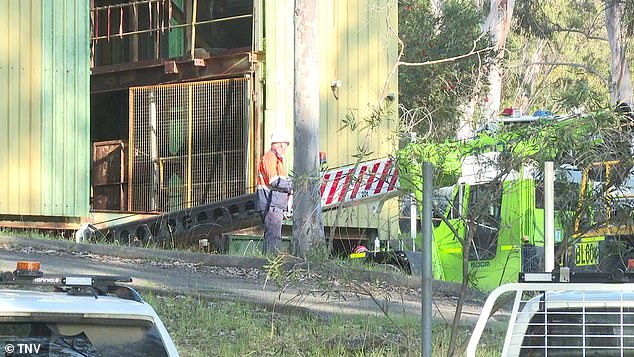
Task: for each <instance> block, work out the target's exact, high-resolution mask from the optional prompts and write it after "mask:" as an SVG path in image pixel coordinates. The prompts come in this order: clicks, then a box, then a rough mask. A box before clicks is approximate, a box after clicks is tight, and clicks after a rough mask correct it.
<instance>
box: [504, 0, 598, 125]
mask: <svg viewBox="0 0 634 357" xmlns="http://www.w3.org/2000/svg"><path fill="white" fill-rule="evenodd" d="M515 4H516V7H515V12H514V19H515V24H516V26H515V28H514V30H513V31H512V32H511V34H510V36H509V38H508V40H507V46H506V58H507V64H506V66H505V73H504V77H505V80H503V83H504V88H503V90H502V94H503V104H502V107H516V108H517V107H519V106H520V104H521V103H522V102H523V101H528V103H527V104H528V108H526V110H525V111H526V112H527V113H532V112H534V111H536V110H540V109H546V110H548V111H550V112H553V113H557V114H567V113H570V112H573V111H575V110H581V111H582V112H586V113H589V112H596V111H600V110H603V109H605V108H608V107H609V106H610V103H609V88H608V81H609V78H610V72H609V71H610V68H609V62H610V61H609V59H610V50H609V45H608V42H607V41H606V36H607V32H606V29H605V13H604V4H603V2H602V1H601V0H584V1H576V0H562V1H555V2H550V1H543V0H541V1H521V2H516V3H515Z"/></svg>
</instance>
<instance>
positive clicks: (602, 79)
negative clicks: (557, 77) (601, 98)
mask: <svg viewBox="0 0 634 357" xmlns="http://www.w3.org/2000/svg"><path fill="white" fill-rule="evenodd" d="M542 65H544V66H568V67H576V68H582V69H585V70H586V71H588V72H589V73H592V74H594V75H595V76H597V77H598V78H599V79H600V80H601V81H602V82H603V83H604V84H605V85H606V86H607V85H608V84H609V83H608V80H607V79H605V77H603V75H602V74H601V73H599V72H598V71H597V70H596V69H594V68H592V67H590V66H588V65H587V64H583V63H573V62H531V63H523V64H518V65H515V66H513V67H512V68H517V67H528V66H542Z"/></svg>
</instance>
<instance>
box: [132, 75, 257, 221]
mask: <svg viewBox="0 0 634 357" xmlns="http://www.w3.org/2000/svg"><path fill="white" fill-rule="evenodd" d="M247 89H248V79H247V78H235V79H223V80H215V81H206V82H195V83H183V84H177V85H161V86H149V87H138V88H131V89H130V107H131V116H130V117H131V119H130V147H131V148H132V149H131V150H130V155H131V156H130V181H129V209H130V210H131V211H141V212H149V211H160V212H168V211H173V210H177V209H183V208H187V207H192V206H196V205H200V204H204V203H209V202H213V201H218V200H222V199H227V198H232V197H237V196H239V195H242V194H245V193H246V192H247V183H246V168H247V143H246V140H247V137H248V129H247V124H248V119H249V115H248V108H249V106H248V102H247V100H248V96H247V94H248V90H247Z"/></svg>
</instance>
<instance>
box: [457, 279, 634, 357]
mask: <svg viewBox="0 0 634 357" xmlns="http://www.w3.org/2000/svg"><path fill="white" fill-rule="evenodd" d="M509 293H514V296H513V295H509ZM503 296H505V297H504V298H502V297H503ZM509 296H510V297H512V298H513V299H512V301H513V305H512V310H511V312H510V316H509V313H508V309H507V310H506V312H500V311H494V310H497V306H498V305H500V304H501V305H507V303H510V300H507V297H509ZM505 302H506V303H505ZM493 316H496V317H499V316H505V317H508V327H507V331H506V336H505V338H504V345H503V346H502V350H501V351H500V352H501V354H500V355H501V356H505V357H507V356H509V357H515V356H550V357H556V356H634V274H632V273H624V272H620V271H619V272H613V273H603V272H600V273H595V272H592V273H590V272H574V273H570V271H569V269H568V268H561V269H560V270H559V271H554V272H552V273H520V282H519V283H513V284H506V285H502V286H500V287H498V288H497V289H495V290H494V291H493V292H492V293H491V294H490V295H489V297H488V298H487V300H486V302H485V304H484V306H483V308H482V312H481V314H480V317H479V319H478V322H477V323H476V325H475V327H474V330H473V334H472V336H471V339H470V340H469V344H468V347H467V356H469V357H475V356H476V355H477V348H478V344H479V342H480V338H481V336H482V333H483V331H484V329H485V326H486V325H487V323H488V322H490V321H493V320H496V319H492V317H493ZM498 321H499V320H498Z"/></svg>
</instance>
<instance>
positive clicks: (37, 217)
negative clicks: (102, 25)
mask: <svg viewBox="0 0 634 357" xmlns="http://www.w3.org/2000/svg"><path fill="white" fill-rule="evenodd" d="M88 18H89V2H88V1H84V0H55V1H47V0H0V86H2V88H3V90H2V91H1V93H2V94H0V135H2V139H0V220H2V221H42V220H44V221H57V222H60V223H63V222H78V221H79V219H80V217H85V216H87V214H88V210H89V196H90V192H89V190H90V182H89V174H90V166H89V163H90V151H89V148H90V146H89V125H90V123H89V118H90V116H89V100H90V94H89V93H90V90H89V83H90V77H89V76H90V73H89V63H88V61H89V22H88Z"/></svg>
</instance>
